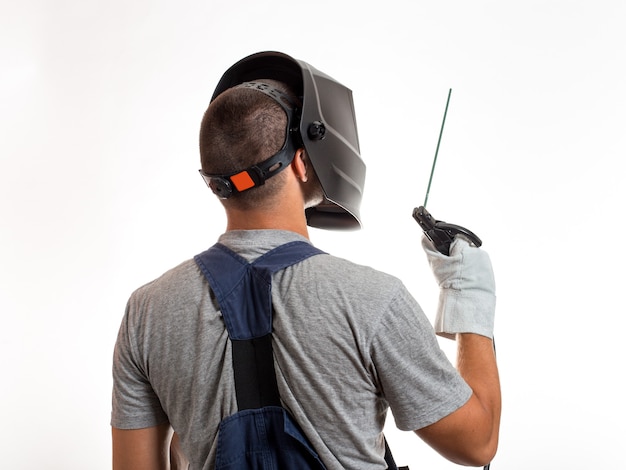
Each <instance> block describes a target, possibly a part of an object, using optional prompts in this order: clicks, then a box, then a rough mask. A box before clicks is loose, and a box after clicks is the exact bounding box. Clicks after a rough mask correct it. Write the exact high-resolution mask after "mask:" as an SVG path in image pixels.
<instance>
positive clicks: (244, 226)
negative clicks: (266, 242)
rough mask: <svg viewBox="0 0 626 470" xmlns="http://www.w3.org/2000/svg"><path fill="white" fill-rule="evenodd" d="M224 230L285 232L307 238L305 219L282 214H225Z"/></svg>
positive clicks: (248, 212)
mask: <svg viewBox="0 0 626 470" xmlns="http://www.w3.org/2000/svg"><path fill="white" fill-rule="evenodd" d="M226 216H227V225H226V230H227V231H231V230H287V231H290V232H295V233H298V234H300V235H302V236H304V237H306V238H309V231H308V228H307V225H306V217H305V215H304V213H302V216H299V217H294V216H293V214H285V213H284V212H280V211H276V212H266V211H259V210H257V211H236V210H229V211H227V212H226Z"/></svg>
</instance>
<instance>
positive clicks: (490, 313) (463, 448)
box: [415, 236, 501, 466]
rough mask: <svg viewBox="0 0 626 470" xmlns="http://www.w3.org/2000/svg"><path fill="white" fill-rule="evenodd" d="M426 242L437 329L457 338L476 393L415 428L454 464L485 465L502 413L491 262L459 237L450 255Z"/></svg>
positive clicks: (460, 362) (461, 366)
mask: <svg viewBox="0 0 626 470" xmlns="http://www.w3.org/2000/svg"><path fill="white" fill-rule="evenodd" d="M422 245H423V248H424V250H425V252H426V255H427V257H428V261H429V263H430V266H431V268H432V270H433V274H434V275H435V279H436V280H437V283H438V284H439V288H440V294H439V306H438V310H437V318H436V320H435V331H436V333H437V334H438V335H440V336H443V337H446V338H451V339H456V341H457V368H458V370H459V373H460V374H461V376H462V377H463V379H464V380H465V381H466V382H467V384H468V385H469V386H470V387H471V388H472V390H473V394H472V396H471V397H470V399H469V400H468V402H467V403H466V404H465V405H464V406H462V407H461V408H459V409H458V410H457V411H455V412H454V413H452V414H450V415H448V416H446V417H445V418H443V419H441V420H440V421H438V422H436V423H434V424H432V425H430V426H427V427H425V428H423V429H419V430H416V431H415V432H416V433H417V435H418V436H420V437H421V438H422V439H423V440H424V441H425V442H426V443H428V444H429V445H430V446H431V447H433V448H434V449H435V450H437V451H438V452H439V453H440V454H441V455H443V456H444V457H446V458H447V459H449V460H451V461H453V462H455V463H458V464H460V465H468V466H482V465H487V464H488V463H489V462H490V461H491V459H493V457H494V455H495V453H496V450H497V447H498V435H499V429H500V413H501V393H500V379H499V376H498V367H497V364H496V357H495V351H494V346H493V325H494V316H495V280H494V275H493V270H492V267H491V261H490V260H489V256H488V255H487V253H486V252H485V251H483V250H482V249H480V248H477V247H475V246H473V245H471V244H470V243H468V242H467V240H465V239H463V238H461V237H459V236H457V238H456V239H455V240H454V242H453V243H452V245H451V247H450V256H446V255H443V254H441V253H439V252H438V251H437V250H435V248H434V246H433V245H432V242H430V240H428V239H427V238H426V237H424V238H423V240H422Z"/></svg>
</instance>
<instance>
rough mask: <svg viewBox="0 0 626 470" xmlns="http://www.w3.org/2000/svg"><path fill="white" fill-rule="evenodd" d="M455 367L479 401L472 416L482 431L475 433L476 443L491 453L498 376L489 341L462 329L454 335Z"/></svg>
mask: <svg viewBox="0 0 626 470" xmlns="http://www.w3.org/2000/svg"><path fill="white" fill-rule="evenodd" d="M456 340H457V368H458V370H459V373H460V374H461V376H462V377H463V379H464V380H465V381H466V382H467V384H468V385H469V386H470V387H471V388H472V390H473V392H474V397H473V399H476V400H477V401H478V402H479V404H480V407H479V410H480V413H477V416H476V418H475V419H476V420H477V421H479V422H480V423H481V425H480V429H481V430H482V432H481V433H480V434H477V435H476V438H477V440H479V442H477V445H479V446H481V447H484V448H485V449H486V452H487V453H493V454H495V451H496V449H497V446H498V434H499V429H500V414H501V407H502V402H501V399H502V397H501V392H500V378H499V375H498V366H497V363H496V355H495V350H494V346H493V341H492V340H491V339H490V338H487V337H485V336H481V335H476V334H470V333H462V334H457V335H456Z"/></svg>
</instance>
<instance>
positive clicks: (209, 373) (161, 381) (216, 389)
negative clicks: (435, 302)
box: [113, 231, 471, 469]
mask: <svg viewBox="0 0 626 470" xmlns="http://www.w3.org/2000/svg"><path fill="white" fill-rule="evenodd" d="M296 239H298V240H304V238H303V237H300V236H299V235H296V234H293V233H291V232H282V231H236V232H228V233H227V234H225V235H224V236H223V237H221V238H220V242H222V243H224V244H225V245H227V246H228V247H229V248H231V249H233V250H234V251H236V252H238V253H239V254H240V255H242V256H243V257H244V258H246V259H248V260H249V261H251V260H253V259H255V258H257V257H258V256H259V255H261V254H263V253H265V252H266V251H268V250H269V249H271V248H273V247H275V246H278V245H280V244H282V243H285V242H288V241H292V240H296ZM273 304H274V330H275V331H274V354H275V359H276V375H277V381H278V386H279V391H280V395H281V398H282V400H283V404H284V406H285V407H286V408H287V409H288V410H289V411H290V412H291V413H292V414H293V415H294V417H295V418H296V420H297V421H298V423H299V424H300V426H302V428H303V430H304V432H305V433H306V435H307V437H308V438H309V439H310V440H311V443H312V444H313V446H314V447H315V449H316V450H317V452H318V453H319V454H320V456H321V458H322V460H323V461H324V463H325V464H326V465H327V466H328V467H329V468H362V469H367V468H372V469H374V468H385V464H384V459H383V455H384V444H383V442H382V435H381V431H382V427H383V425H384V420H385V412H386V409H387V407H388V403H389V404H391V407H392V409H393V410H394V417H395V418H396V421H397V424H398V426H399V427H400V428H402V429H406V430H412V429H418V428H420V427H423V426H426V425H428V424H431V423H432V422H435V421H437V420H438V419H440V418H441V417H443V416H445V415H447V414H449V413H450V412H452V411H454V410H455V409H457V408H459V407H460V406H461V405H463V404H464V403H465V402H466V401H467V399H468V398H469V395H470V394H471V391H470V390H469V388H468V387H467V386H466V385H465V383H464V382H463V381H461V380H460V378H459V377H458V374H457V373H456V371H455V370H454V369H453V368H452V366H451V365H450V364H449V362H448V361H447V359H445V357H444V356H443V354H442V353H441V351H440V350H439V348H438V346H437V344H436V342H435V341H434V339H433V335H432V327H431V326H430V325H429V324H428V322H427V320H426V318H425V317H424V315H423V314H422V313H421V310H420V309H419V307H418V306H417V304H416V303H415V301H414V300H413V299H412V298H411V297H410V296H409V295H408V293H407V292H406V290H405V289H404V287H403V286H402V284H401V283H400V282H399V281H398V280H397V279H395V278H394V277H392V276H389V275H385V274H383V273H380V272H377V271H375V270H373V269H371V268H366V267H362V266H357V265H355V264H353V263H350V262H348V261H345V260H342V259H338V258H335V257H332V256H329V255H319V256H315V257H312V258H310V259H308V260H305V261H303V262H302V263H299V264H298V265H295V266H293V267H290V268H286V269H285V270H283V271H280V272H278V273H277V274H276V275H275V276H274V278H273ZM127 321H128V323H127ZM127 328H128V329H127ZM120 338H121V340H120V342H119V344H118V349H117V350H116V355H117V360H116V363H119V366H117V367H116V370H118V371H120V372H118V373H121V374H122V375H123V379H122V380H121V381H120V382H121V383H122V384H124V387H125V390H119V393H117V392H118V391H117V390H116V394H115V397H116V402H117V405H116V406H114V412H113V424H114V426H117V427H120V428H124V427H137V426H138V425H142V426H153V425H156V424H159V423H161V422H167V421H169V422H170V423H171V425H172V427H173V428H174V430H175V431H176V432H177V433H178V434H179V435H180V439H181V445H182V448H183V451H184V452H185V454H186V456H187V457H188V458H189V459H190V461H191V464H192V468H198V469H200V468H210V465H211V464H212V462H213V461H214V456H215V443H216V439H215V438H216V435H215V433H216V431H217V426H218V424H219V421H220V420H221V419H222V418H223V417H225V416H228V415H230V414H232V413H234V412H236V411H237V405H236V397H235V392H234V382H233V374H232V361H231V356H230V347H229V341H228V339H227V338H228V335H227V333H226V330H225V327H224V324H223V321H222V319H221V317H220V315H219V312H218V310H217V303H216V301H215V298H214V296H213V295H212V294H211V293H210V290H209V287H208V284H207V283H206V281H205V280H204V278H203V276H202V274H201V273H200V270H199V269H198V268H197V266H196V265H195V263H194V262H193V261H187V262H185V263H183V264H181V265H180V266H178V267H177V268H175V269H174V270H172V271H170V272H168V273H166V274H165V275H163V276H162V277H161V278H159V279H158V280H156V281H154V282H152V283H150V284H148V285H146V286H144V287H143V288H141V289H139V290H138V291H137V292H136V293H135V294H133V296H132V298H131V300H130V301H129V317H128V320H126V319H125V321H124V323H123V325H122V330H121V334H120ZM127 348H128V349H127ZM433 370H437V374H438V375H443V376H444V377H445V375H446V374H447V375H449V377H448V378H446V379H445V382H446V385H447V387H446V390H442V389H441V387H440V385H437V384H441V383H442V382H437V384H434V383H431V382H429V378H430V377H432V371H433ZM440 378H441V377H440ZM148 381H149V382H148ZM152 389H153V390H154V395H153V396H151V395H152V392H151V390H152ZM417 390H420V392H419V393H417ZM133 400H135V403H133ZM139 402H140V403H141V404H142V407H139V408H141V409H139V408H138V407H137V406H135V405H136V404H137V403H139ZM146 403H149V404H150V405H145V404H146ZM125 410H126V411H125ZM433 410H434V411H433ZM129 413H132V414H133V415H134V416H124V414H129Z"/></svg>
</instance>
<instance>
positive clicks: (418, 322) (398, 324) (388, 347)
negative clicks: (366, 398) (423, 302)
mask: <svg viewBox="0 0 626 470" xmlns="http://www.w3.org/2000/svg"><path fill="white" fill-rule="evenodd" d="M370 354H371V357H372V360H373V363H374V366H375V368H376V374H377V378H378V381H379V383H380V387H381V388H382V391H383V394H384V396H385V399H386V400H387V402H388V403H389V406H390V408H391V412H392V414H393V416H394V419H395V421H396V426H397V427H398V428H399V429H401V430H404V431H411V430H416V429H421V428H423V427H425V426H428V425H430V424H432V423H435V422H437V421H439V420H440V419H442V418H444V417H445V416H447V415H449V414H450V413H452V412H454V411H456V410H457V409H458V408H460V407H461V406H462V405H464V404H465V403H466V402H467V401H468V400H469V398H470V396H471V394H472V390H471V388H470V387H469V386H468V385H467V383H466V382H465V381H464V380H463V378H462V377H461V376H460V374H459V373H458V371H457V370H456V369H455V367H454V366H453V365H452V364H451V363H450V361H449V360H448V358H447V356H446V355H445V354H444V352H443V351H442V350H441V348H440V347H439V344H438V342H437V338H436V336H435V333H434V330H433V327H432V326H431V325H430V323H429V321H428V319H427V318H426V316H425V315H424V313H423V311H422V309H421V308H420V306H419V305H418V303H417V301H416V300H415V299H414V298H413V297H412V296H411V294H410V293H409V292H408V291H407V290H406V288H405V287H404V286H402V288H401V289H400V290H399V292H398V294H397V295H396V296H395V297H394V299H393V300H392V301H391V302H390V304H389V309H388V311H387V312H386V314H385V315H384V316H383V317H382V319H381V324H380V325H379V327H378V328H377V330H376V334H375V336H374V338H373V341H372V345H371V352H370Z"/></svg>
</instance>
